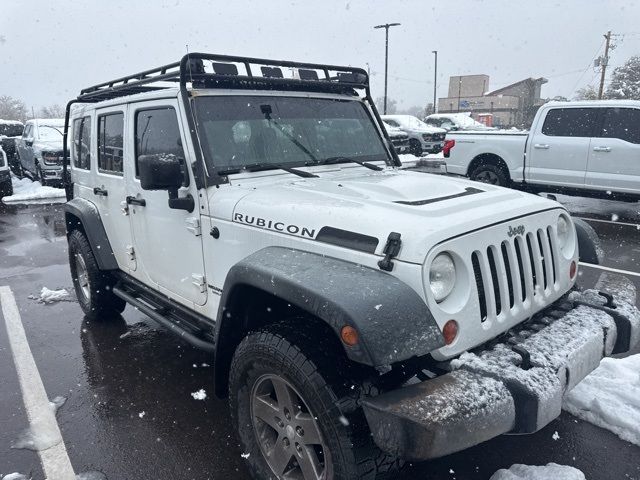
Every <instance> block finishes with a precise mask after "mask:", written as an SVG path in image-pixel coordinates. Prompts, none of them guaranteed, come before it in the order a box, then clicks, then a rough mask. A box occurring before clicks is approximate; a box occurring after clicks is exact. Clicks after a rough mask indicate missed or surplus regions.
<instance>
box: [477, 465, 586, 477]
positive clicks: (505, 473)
mask: <svg viewBox="0 0 640 480" xmlns="http://www.w3.org/2000/svg"><path fill="white" fill-rule="evenodd" d="M489 480H585V476H584V473H582V472H581V471H580V470H578V469H576V468H573V467H568V466H566V465H558V464H557V463H549V464H547V465H544V466H533V465H521V464H516V465H512V466H511V467H510V468H509V469H508V470H507V469H504V468H503V469H500V470H498V471H497V472H496V473H494V474H493V475H492V476H491V478H490V479H489Z"/></svg>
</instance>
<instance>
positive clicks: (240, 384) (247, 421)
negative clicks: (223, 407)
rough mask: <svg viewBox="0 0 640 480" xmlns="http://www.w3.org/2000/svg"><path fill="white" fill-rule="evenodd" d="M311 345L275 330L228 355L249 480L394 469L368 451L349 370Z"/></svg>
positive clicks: (328, 348)
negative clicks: (249, 474) (231, 355)
mask: <svg viewBox="0 0 640 480" xmlns="http://www.w3.org/2000/svg"><path fill="white" fill-rule="evenodd" d="M318 337H319V336H318V335H316V336H315V337H314V336H313V335H312V332H311V331H308V332H304V333H303V332H300V331H299V329H293V328H291V327H289V326H287V325H286V324H280V325H275V326H271V327H269V328H267V329H265V330H262V331H259V332H255V333H250V334H249V335H248V336H247V337H245V339H244V340H243V341H242V342H241V343H240V345H239V346H238V348H237V350H236V352H235V354H234V357H233V361H232V365H231V372H230V382H229V400H230V405H231V414H232V417H233V420H234V423H235V426H236V428H237V432H238V436H239V439H240V443H241V445H242V448H243V449H244V453H245V454H249V455H248V457H247V462H248V464H249V467H250V470H251V473H252V475H253V476H254V478H256V479H260V480H262V479H267V478H268V479H276V478H285V477H286V478H300V479H304V480H318V479H322V480H334V479H335V480H337V479H344V480H347V479H348V480H351V479H360V480H363V479H367V480H370V479H374V478H375V477H376V475H377V474H378V473H382V472H386V471H391V470H394V469H397V468H398V467H399V466H401V462H400V461H398V460H396V459H395V458H392V457H389V456H388V455H386V454H384V453H383V452H381V451H380V450H379V449H378V448H377V446H376V445H375V444H374V443H373V440H372V438H371V433H370V431H369V428H368V425H367V424H366V420H365V418H364V413H363V412H362V409H361V408H360V407H359V406H358V405H357V396H358V395H359V393H360V388H354V384H355V385H358V382H357V380H356V381H354V376H353V375H350V370H353V368H350V366H349V364H348V363H347V362H346V361H343V362H341V361H339V360H337V358H338V357H339V356H340V354H336V351H335V348H334V346H333V344H331V343H329V342H327V341H324V340H321V341H318ZM320 337H321V336H320Z"/></svg>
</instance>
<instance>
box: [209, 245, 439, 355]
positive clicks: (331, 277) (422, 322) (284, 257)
mask: <svg viewBox="0 0 640 480" xmlns="http://www.w3.org/2000/svg"><path fill="white" fill-rule="evenodd" d="M241 285H242V286H247V285H248V286H251V287H255V288H257V289H260V290H262V291H265V292H267V293H269V294H271V295H273V296H275V297H277V298H280V299H282V300H285V301H287V302H288V303H290V304H292V305H295V306H296V307H298V308H300V309H302V310H304V311H306V312H308V313H309V314H310V315H313V316H314V317H317V318H319V319H321V320H322V321H324V322H325V323H327V324H328V325H329V326H330V327H331V328H332V329H333V331H334V332H335V333H336V335H337V336H338V338H340V330H341V329H342V327H344V326H345V325H350V326H352V327H354V328H356V330H357V331H358V334H359V342H358V344H356V345H355V346H353V347H350V346H347V345H344V344H343V346H344V349H345V352H346V354H347V356H348V357H349V358H350V359H351V360H353V361H355V362H359V363H362V364H365V365H370V366H372V367H381V366H385V365H390V364H392V363H395V362H399V361H403V360H407V359H409V358H411V357H416V356H422V355H425V354H427V353H429V352H431V351H433V350H435V349H437V348H440V347H442V346H444V339H443V336H442V333H441V331H440V328H439V327H438V325H437V323H436V321H435V319H434V318H433V316H432V315H431V312H430V311H429V309H428V307H427V305H426V304H425V302H424V301H423V300H422V298H421V297H420V296H419V295H418V294H417V293H416V292H415V291H414V290H413V289H412V288H411V287H409V286H408V285H407V284H405V283H403V282H402V281H400V280H399V279H397V278H396V277H394V276H393V275H390V274H388V273H386V272H382V271H380V270H378V269H373V268H370V267H366V266H363V265H358V264H355V263H351V262H347V261H344V260H339V259H337V258H332V257H326V256H323V255H319V254H315V253H310V252H305V251H300V250H294V249H289V248H284V247H267V248H264V249H262V250H259V251H258V252H256V253H254V254H252V255H250V256H248V257H247V258H245V259H244V260H242V261H240V262H239V263H237V264H236V265H234V266H233V267H232V268H231V269H230V271H229V273H228V275H227V278H226V281H225V284H224V288H223V294H222V298H221V301H220V307H219V311H218V318H217V322H216V336H215V338H216V352H217V353H216V355H218V352H221V349H220V348H219V347H220V346H223V345H224V342H225V339H224V338H221V337H224V332H225V331H227V328H229V325H233V323H234V320H237V319H233V318H228V315H226V312H225V310H226V308H225V306H226V305H227V302H228V301H229V298H230V297H232V295H233V290H234V288H235V287H237V286H241ZM246 301H248V299H246ZM228 322H229V323H228ZM235 323H236V324H237V323H238V322H237V321H236V322H235ZM222 350H224V348H223V349H222Z"/></svg>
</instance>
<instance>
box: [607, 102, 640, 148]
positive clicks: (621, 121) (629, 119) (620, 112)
mask: <svg viewBox="0 0 640 480" xmlns="http://www.w3.org/2000/svg"><path fill="white" fill-rule="evenodd" d="M600 137H602V138H619V139H620V140H624V141H626V142H630V143H638V144H640V110H639V109H636V108H607V109H606V111H605V114H604V122H603V124H602V132H600Z"/></svg>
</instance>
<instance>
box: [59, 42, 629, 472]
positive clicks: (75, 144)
mask: <svg viewBox="0 0 640 480" xmlns="http://www.w3.org/2000/svg"><path fill="white" fill-rule="evenodd" d="M289 76H290V77H291V78H288V77H289ZM65 140H66V141H65V148H66V145H68V146H69V147H70V150H71V151H70V153H71V155H70V159H71V160H70V164H69V165H66V164H65V175H64V178H65V181H66V187H67V196H68V203H67V204H66V222H67V230H68V239H69V260H70V265H71V272H72V276H73V281H74V284H75V289H76V292H77V296H78V299H79V302H80V305H81V307H82V309H83V310H84V312H85V313H86V314H87V315H93V316H95V317H96V318H98V319H108V318H110V315H113V314H116V313H117V312H121V311H122V310H123V309H124V308H125V304H126V303H129V304H131V305H133V306H135V307H136V308H138V309H139V310H140V311H142V312H144V313H145V314H147V315H148V316H149V317H151V318H152V319H154V320H156V321H157V322H159V323H160V324H162V325H164V326H166V327H167V328H169V329H170V330H172V331H174V332H175V333H177V334H178V335H179V336H180V338H182V339H183V340H186V341H187V342H189V343H190V344H192V345H195V346H197V347H199V348H202V349H205V350H206V351H209V352H211V354H212V356H213V357H214V358H213V360H214V367H215V368H214V370H215V378H214V379H213V380H214V383H215V385H214V388H215V392H216V394H218V395H219V396H227V395H228V396H229V401H230V406H231V412H232V415H233V420H234V422H235V425H236V427H237V431H238V436H239V439H240V442H241V447H242V449H243V451H244V452H245V453H247V454H248V456H247V462H248V465H249V467H250V469H251V471H252V473H253V475H254V476H255V478H257V479H266V478H285V477H286V478H302V479H305V480H308V479H320V478H322V479H327V480H328V479H355V478H373V477H374V476H375V475H376V473H378V472H381V471H384V470H387V469H391V468H395V467H398V466H400V465H401V464H402V463H403V460H406V459H411V460H420V459H429V458H435V457H438V456H442V455H446V454H449V453H451V452H455V451H458V450H461V449H464V448H467V447H470V446H472V445H475V444H478V443H480V442H483V441H485V440H488V439H490V438H492V437H495V436H497V435H500V434H503V433H529V432H535V431H537V430H539V429H540V428H542V427H543V426H544V425H546V424H547V423H549V422H550V421H551V420H552V419H554V418H555V417H557V416H558V415H559V414H560V407H561V401H562V396H563V394H564V393H565V392H566V391H567V390H569V389H571V388H572V387H573V386H574V385H575V384H576V383H577V382H579V381H580V380H581V379H582V378H583V377H584V376H585V375H587V374H588V373H589V372H590V371H591V370H593V369H594V368H595V367H596V366H597V365H598V362H599V361H600V359H601V358H602V357H603V356H605V355H611V354H614V353H622V352H626V351H628V350H629V349H630V348H632V347H633V346H634V344H635V343H636V342H637V341H638V337H639V331H640V328H639V323H640V320H639V319H638V316H637V311H636V310H635V309H634V307H633V302H634V300H633V298H632V297H633V295H634V292H631V291H630V290H627V291H626V293H627V294H626V295H622V296H620V297H619V298H618V297H616V298H612V297H611V296H610V295H608V294H606V293H599V292H595V291H587V292H578V291H577V290H576V289H574V284H575V281H576V277H577V265H578V259H579V255H578V244H580V246H581V255H582V257H581V258H582V259H583V260H586V261H596V260H597V255H596V245H595V244H594V243H593V241H592V238H591V237H590V234H592V231H589V229H588V227H587V226H585V225H584V224H580V223H575V222H573V221H572V219H571V218H570V217H569V215H568V214H567V212H566V211H565V210H564V209H563V208H562V207H561V206H560V205H559V204H557V203H555V202H552V201H549V200H547V199H543V198H541V197H536V196H533V195H529V194H525V193H521V192H517V191H514V190H509V189H504V188H500V187H496V186H492V185H483V184H478V183H474V182H470V181H467V180H462V179H452V178H446V177H442V176H435V175H429V174H425V173H419V172H412V171H407V170H401V169H400V168H399V167H401V163H400V161H399V159H398V157H397V155H396V153H395V151H394V149H393V148H392V146H391V143H390V141H389V138H388V136H387V134H386V132H385V129H384V127H383V124H382V121H381V119H380V116H379V114H378V113H377V111H376V109H375V107H374V103H373V101H372V99H371V94H370V91H369V84H368V77H367V74H366V72H365V71H364V70H361V69H358V68H350V67H338V66H332V65H316V64H307V63H294V62H284V61H272V60H265V59H256V58H244V57H229V56H222V55H209V54H196V53H192V54H190V55H187V56H185V57H184V58H182V60H181V61H180V62H176V63H173V64H170V65H165V66H163V67H160V68H157V69H153V70H148V71H145V72H141V73H138V74H135V75H131V76H128V77H124V78H121V79H117V80H113V81H110V82H107V83H104V84H100V85H97V86H94V87H91V88H87V89H85V90H83V91H82V92H81V94H80V95H79V96H78V98H77V99H74V100H72V101H71V102H70V103H69V105H68V107H67V118H66V125H65ZM63 157H64V158H68V157H67V155H66V152H65V153H64V155H63ZM629 292H631V293H629ZM470 351H473V353H469V352H470ZM465 352H466V353H465Z"/></svg>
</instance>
